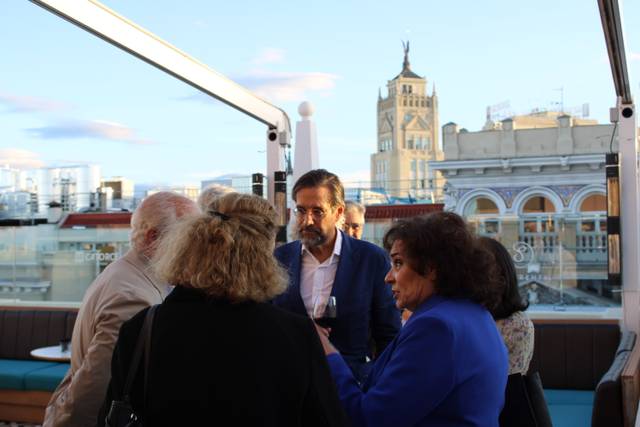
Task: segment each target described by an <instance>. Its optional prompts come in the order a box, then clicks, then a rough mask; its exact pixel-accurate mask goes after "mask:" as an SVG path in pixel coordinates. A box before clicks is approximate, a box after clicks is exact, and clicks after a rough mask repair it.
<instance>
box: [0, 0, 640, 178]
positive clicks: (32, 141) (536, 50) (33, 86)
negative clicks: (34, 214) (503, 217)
mask: <svg viewBox="0 0 640 427" xmlns="http://www.w3.org/2000/svg"><path fill="white" fill-rule="evenodd" d="M104 3H105V4H106V5H107V6H109V7H111V8H112V9H114V10H116V11H117V12H118V13H120V14H122V15H124V16H126V17H127V18H129V19H131V20H133V21H134V22H136V23H138V24H139V25H141V26H143V27H145V28H146V29H148V30H150V31H152V32H154V33H156V34H157V35H158V36H160V37H161V38H163V39H165V40H167V41H168V42H170V43H171V44H173V45H175V46H176V47H178V48H180V49H181V50H183V51H185V52H187V53H189V54H190V55H192V56H195V57H196V58H198V59H199V60H201V61H202V62H204V63H206V64H207V65H209V66H210V67H211V68H213V69H215V70H217V71H218V72H221V73H223V74H225V75H227V76H228V77H230V78H232V79H234V80H236V81H238V82H239V83H241V84H243V85H246V86H247V87H249V88H250V89H252V90H254V91H256V92H257V93H259V94H260V95H262V96H263V97H265V98H267V99H268V100H270V101H271V102H273V103H275V104H276V105H278V106H280V107H282V108H283V109H285V110H286V111H287V113H288V114H289V116H290V118H291V119H292V124H293V125H294V126H295V121H297V120H298V119H299V116H298V113H297V106H298V104H299V103H300V102H302V101H305V100H308V101H311V102H312V103H314V105H315V107H316V113H315V115H314V118H315V120H316V123H317V127H318V137H319V145H320V163H321V166H322V167H325V168H327V169H330V170H333V171H335V172H337V173H339V174H340V175H341V176H342V177H343V179H344V180H345V181H353V180H356V179H367V177H368V169H369V156H370V154H371V153H372V152H373V151H374V150H375V146H376V99H377V94H378V88H379V87H383V88H384V87H385V85H386V82H387V80H389V79H391V78H393V77H394V76H395V75H396V74H397V73H398V72H399V71H400V69H401V64H402V46H401V40H407V39H408V40H410V41H411V53H410V59H411V65H412V69H413V70H414V71H415V72H416V73H418V74H420V75H423V76H425V77H426V78H427V80H428V82H429V88H430V89H429V90H431V87H432V84H433V83H434V82H435V84H436V87H437V93H438V96H439V103H440V124H441V125H442V124H444V123H447V122H450V121H453V122H456V123H458V124H459V125H460V126H462V127H466V128H468V129H469V130H477V129H479V128H480V127H481V126H482V124H483V123H484V119H485V108H486V106H488V105H492V104H498V103H501V102H503V101H506V100H509V101H510V104H511V107H512V108H513V109H514V110H515V111H516V112H525V111H527V110H530V109H532V108H536V107H539V108H545V107H549V106H550V105H551V104H552V103H553V102H559V101H560V91H558V90H557V89H558V88H560V87H562V88H563V89H564V104H565V106H568V107H573V106H578V105H581V104H582V103H587V102H588V103H589V104H590V107H591V117H592V118H595V119H598V120H599V121H601V122H607V120H608V109H609V107H611V106H613V105H614V103H615V99H614V89H613V83H612V80H611V72H610V68H609V65H608V62H607V58H606V49H605V45H604V38H603V35H602V28H601V23H600V17H599V14H598V8H597V1H596V0H588V1H587V0H567V1H560V2H559V1H553V0H537V1H535V2H507V1H498V0H496V1H492V2H477V1H471V0H467V1H460V0H459V1H456V0H451V1H448V2H435V1H425V0H421V1H420V0H417V1H414V0H406V1H403V2H401V3H394V2H378V1H344V0H343V1H329V0H325V1H322V2H320V1H318V2H314V1H311V2H293V1H278V2H264V1H237V2H212V1H191V0H190V1H184V2H175V1H166V0H156V1H151V0H135V1H132V0H129V1H125V0H105V1H104ZM394 5H396V6H394ZM624 20H625V29H626V42H627V48H628V51H629V54H630V57H629V58H628V62H629V65H630V67H631V79H632V89H633V91H634V93H635V94H636V96H637V94H638V93H639V92H640V90H639V89H640V75H639V73H638V69H640V2H637V1H636V2H632V1H627V2H626V3H625V4H624ZM0 52H2V53H1V56H0V58H2V59H1V60H0V164H10V165H13V166H16V167H32V166H38V165H59V164H65V163H70V162H71V163H78V162H83V163H84V162H94V163H99V164H100V165H101V166H102V173H103V175H104V176H115V175H122V176H126V177H129V178H131V179H133V180H134V181H135V182H136V183H171V184H186V183H199V181H200V180H202V179H206V178H211V177H214V176H216V175H220V174H223V173H247V174H248V173H252V172H258V171H264V168H265V154H264V134H265V127H264V125H262V124H259V123H257V122H255V121H254V120H253V119H250V118H248V117H245V116H244V115H242V114H241V113H239V112H236V111H234V110H232V109H230V108H229V107H226V106H225V105H223V104H221V103H216V102H211V101H209V100H208V99H207V98H206V97H204V96H201V95H199V94H198V93H197V92H195V90H194V89H192V88H191V87H189V86H187V85H185V84H184V83H182V82H179V81H177V80H175V79H174V78H172V77H170V76H168V75H166V74H164V73H162V72H160V71H158V70H156V69H155V68H153V67H151V66H149V65H147V64H146V63H143V62H141V61H139V60H137V59H136V58H134V57H132V56H130V55H128V54H126V53H124V52H122V51H120V50H118V49H116V48H114V47H113V46H111V45H108V44H106V43H105V42H103V41H102V40H99V39H97V38H96V37H94V36H91V35H89V34H88V33H85V32H84V31H82V30H80V29H78V28H76V27H75V26H73V25H71V24H69V23H67V22H65V21H63V20H61V19H60V18H58V17H56V16H54V15H52V14H50V13H48V12H46V11H44V10H43V9H41V8H39V7H37V6H35V5H33V4H32V3H30V2H28V1H27V0H20V1H18V0H14V1H10V2H8V4H5V5H4V7H3V11H2V14H1V15H0ZM383 93H384V89H383Z"/></svg>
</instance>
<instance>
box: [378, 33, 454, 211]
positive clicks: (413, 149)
mask: <svg viewBox="0 0 640 427" xmlns="http://www.w3.org/2000/svg"><path fill="white" fill-rule="evenodd" d="M403 46H404V61H403V63H402V71H401V72H400V74H398V75H397V76H396V77H394V78H393V79H392V80H389V81H388V82H387V97H386V98H383V97H382V94H381V93H378V141H377V149H376V153H375V154H372V155H371V182H372V187H374V188H379V189H384V190H385V191H386V193H387V195H389V196H391V197H401V198H409V199H417V200H424V199H430V198H431V197H433V196H434V195H435V193H436V189H435V187H436V185H437V184H436V182H435V178H436V176H435V174H434V173H432V172H431V171H429V167H428V164H427V162H429V161H430V160H442V159H443V154H442V151H441V150H440V144H439V141H438V135H439V128H440V126H439V124H438V97H437V95H436V90H435V85H434V86H433V90H432V93H431V96H429V95H428V94H427V79H426V78H424V77H420V76H419V75H417V74H416V73H414V72H413V71H411V65H410V63H409V42H407V43H406V45H405V44H404V43H403Z"/></svg>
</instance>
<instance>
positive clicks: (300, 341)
mask: <svg viewBox="0 0 640 427" xmlns="http://www.w3.org/2000/svg"><path fill="white" fill-rule="evenodd" d="M275 219H276V213H275V211H274V209H273V207H272V206H271V205H270V204H269V203H268V202H267V201H265V200H264V199H262V198H259V197H256V196H251V195H246V194H237V193H231V194H227V195H224V196H222V197H220V198H218V199H215V200H213V201H212V202H211V203H210V204H209V205H208V206H207V207H206V209H205V212H204V213H203V214H201V215H199V216H195V217H191V218H188V219H185V220H184V221H181V222H179V223H178V224H176V225H175V227H173V228H172V229H171V230H169V231H168V232H167V234H166V235H165V236H164V237H163V240H162V242H161V243H160V246H159V247H158V250H157V252H156V256H155V257H154V259H153V263H154V266H155V273H156V275H157V276H158V277H159V278H161V279H163V280H165V281H166V282H167V283H169V284H171V285H175V289H174V290H173V292H172V293H171V294H170V295H169V296H168V297H167V299H166V300H165V301H164V303H163V304H161V305H160V306H158V308H157V310H156V313H155V318H154V320H153V327H152V334H151V349H150V352H149V354H148V355H145V357H147V356H148V357H149V361H148V371H147V372H146V375H143V374H142V373H141V371H143V369H139V370H138V375H137V376H136V380H135V382H134V386H133V391H132V393H131V404H132V406H133V408H134V410H135V411H136V413H137V414H138V416H139V417H140V418H141V419H142V421H143V423H144V424H145V425H210V424H220V425H252V426H302V425H304V426H334V425H344V424H345V415H344V413H343V411H342V409H341V406H340V402H339V400H338V398H337V394H336V390H335V386H334V384H333V382H332V380H331V376H330V373H329V369H328V365H327V362H326V360H325V358H324V356H323V351H322V347H321V345H320V342H319V340H318V337H317V335H316V333H315V329H314V326H313V323H312V322H311V320H309V319H308V318H304V317H301V316H297V315H294V314H290V313H287V312H285V311H283V310H280V309H279V308H277V307H274V306H273V305H271V304H270V303H269V302H268V301H270V300H271V299H272V298H274V297H275V296H276V295H278V294H280V293H282V292H283V291H284V290H285V289H286V283H287V280H286V273H285V272H284V270H282V269H281V268H280V266H279V265H278V263H277V261H276V260H275V258H274V257H273V255H272V252H273V249H274V244H275V233H276V230H277V225H276V221H275ZM146 312H147V310H143V311H141V312H140V313H138V314H137V315H136V316H135V317H133V318H132V319H131V320H129V321H128V322H126V323H125V324H124V325H123V327H122V329H121V330H120V337H119V339H118V343H117V345H116V348H115V350H114V354H113V361H112V380H111V385H110V389H109V393H110V396H108V399H107V401H108V402H110V399H116V400H118V398H120V397H121V394H122V390H123V386H124V383H125V380H126V376H127V371H128V369H129V364H130V362H131V357H132V353H133V349H134V347H135V345H136V341H137V338H138V335H139V333H140V330H141V328H142V324H143V321H144V319H145V315H146Z"/></svg>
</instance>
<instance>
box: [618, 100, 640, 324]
mask: <svg viewBox="0 0 640 427" xmlns="http://www.w3.org/2000/svg"><path fill="white" fill-rule="evenodd" d="M617 109H618V144H619V152H620V222H621V233H620V239H621V240H622V307H623V313H624V326H625V327H626V328H627V329H629V330H631V331H634V332H636V333H638V332H640V283H639V279H640V266H639V264H640V224H639V222H638V219H639V218H640V204H639V203H640V201H639V199H638V190H639V189H640V185H639V183H638V146H637V144H638V133H637V132H638V131H637V129H638V119H637V117H638V116H637V112H636V109H635V106H634V105H633V104H624V103H622V102H621V100H620V99H619V101H618V106H617Z"/></svg>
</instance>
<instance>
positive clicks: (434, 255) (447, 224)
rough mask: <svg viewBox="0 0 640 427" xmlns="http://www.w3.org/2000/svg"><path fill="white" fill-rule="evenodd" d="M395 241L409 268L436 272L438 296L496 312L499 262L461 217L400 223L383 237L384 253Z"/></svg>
mask: <svg viewBox="0 0 640 427" xmlns="http://www.w3.org/2000/svg"><path fill="white" fill-rule="evenodd" d="M396 240H400V241H402V243H403V246H404V250H405V256H406V257H407V261H408V263H409V266H410V267H411V268H412V269H413V270H414V271H416V272H417V273H418V274H421V275H425V274H427V272H428V269H431V268H435V271H436V281H435V288H436V294H438V295H442V296H445V297H450V298H468V299H470V300H472V301H475V302H477V303H478V304H481V305H483V306H484V307H486V308H487V310H489V311H491V310H493V309H494V308H495V306H496V304H497V303H498V301H499V295H500V289H499V285H497V281H498V276H497V268H496V262H495V260H494V258H493V255H492V254H491V253H490V252H489V251H488V250H487V249H485V248H484V247H483V246H481V245H480V243H479V241H478V239H477V238H476V237H475V236H474V235H473V234H472V233H471V232H470V230H469V229H468V227H467V224H466V223H465V222H464V220H463V219H462V218H461V217H460V216H459V215H456V214H454V213H452V212H434V213H431V214H428V215H425V216H419V217H414V218H410V219H402V220H399V221H398V222H396V223H395V224H393V225H392V226H391V228H390V229H389V231H387V233H386V234H385V236H384V247H385V249H386V250H387V251H390V250H391V247H392V246H393V242H395V241H396Z"/></svg>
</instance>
